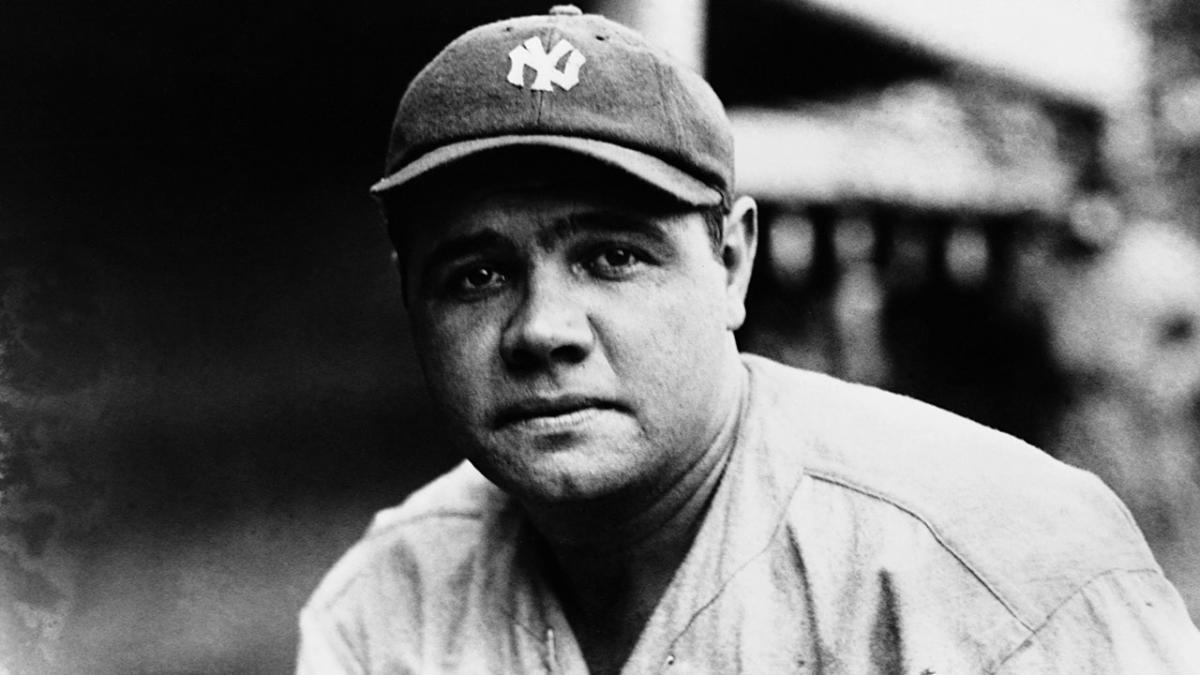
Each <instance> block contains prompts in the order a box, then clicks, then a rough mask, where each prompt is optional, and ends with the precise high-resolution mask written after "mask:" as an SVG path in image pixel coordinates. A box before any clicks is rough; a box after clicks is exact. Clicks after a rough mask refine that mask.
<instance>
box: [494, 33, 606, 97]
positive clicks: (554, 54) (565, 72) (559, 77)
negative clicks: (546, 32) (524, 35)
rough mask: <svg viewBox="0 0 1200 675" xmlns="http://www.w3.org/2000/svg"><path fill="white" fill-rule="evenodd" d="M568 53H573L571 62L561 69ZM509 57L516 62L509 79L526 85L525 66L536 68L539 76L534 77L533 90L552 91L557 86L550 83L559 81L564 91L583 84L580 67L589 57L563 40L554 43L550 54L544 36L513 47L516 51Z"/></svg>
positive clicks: (510, 53) (509, 54) (558, 83)
mask: <svg viewBox="0 0 1200 675" xmlns="http://www.w3.org/2000/svg"><path fill="white" fill-rule="evenodd" d="M568 52H570V54H571V55H570V56H568V57H567V63H566V65H564V66H563V69H562V70H559V69H558V62H559V61H560V60H562V57H563V56H564V55H565V54H567V53H568ZM508 60H509V61H511V62H512V67H511V68H509V69H508V81H509V82H511V83H512V84H515V85H517V86H518V87H524V86H525V69H526V68H533V70H534V72H535V73H537V77H535V78H533V83H532V84H530V85H529V88H530V89H536V90H538V91H551V90H552V89H554V87H552V86H550V85H552V84H557V85H558V86H560V87H562V88H563V91H566V90H568V89H570V88H571V87H574V86H575V85H577V84H579V67H580V66H582V65H583V62H584V61H586V60H587V59H585V58H584V57H583V54H581V53H580V52H579V50H578V49H576V48H575V46H574V45H572V44H571V43H570V42H567V41H566V40H559V41H558V44H556V45H554V49H551V50H550V53H548V54H547V53H546V48H545V47H544V46H542V41H541V39H540V38H538V37H536V36H534V37H531V38H529V39H528V40H526V41H525V42H522V43H521V44H519V45H517V46H516V47H513V50H512V51H511V52H509V53H508Z"/></svg>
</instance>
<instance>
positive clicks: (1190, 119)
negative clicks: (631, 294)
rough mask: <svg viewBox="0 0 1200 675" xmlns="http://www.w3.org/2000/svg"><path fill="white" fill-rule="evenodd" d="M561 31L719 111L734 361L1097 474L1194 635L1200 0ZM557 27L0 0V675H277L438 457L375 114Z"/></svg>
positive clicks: (404, 5) (273, 5)
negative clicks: (1023, 446)
mask: <svg viewBox="0 0 1200 675" xmlns="http://www.w3.org/2000/svg"><path fill="white" fill-rule="evenodd" d="M579 4H580V5H581V6H582V7H583V8H584V9H585V10H588V11H600V12H603V13H605V14H607V15H609V16H610V17H613V18H617V19H620V20H622V21H624V22H626V23H629V24H631V25H633V26H635V27H638V28H640V29H641V30H643V32H645V33H646V34H647V35H648V36H649V37H650V38H651V39H652V40H655V41H658V42H659V43H661V44H662V45H663V46H664V47H665V48H667V49H669V50H671V51H673V52H674V53H675V54H676V55H677V56H679V57H680V58H681V59H684V60H685V61H688V62H689V63H691V64H692V65H693V66H694V67H695V68H697V69H698V70H701V71H703V72H704V73H705V74H706V75H707V76H708V77H709V79H710V81H711V82H712V83H713V85H714V87H715V89H716V90H717V92H718V93H719V94H720V95H721V97H722V98H723V99H724V100H725V102H726V104H727V105H728V107H729V109H730V116H731V118H732V120H733V123H734V126H735V130H736V138H737V144H738V170H739V183H740V188H741V189H742V190H743V191H745V192H748V193H751V194H753V195H755V196H756V197H758V198H759V199H760V202H761V204H762V207H763V208H762V214H763V241H762V245H761V247H760V254H759V260H758V263H757V264H758V267H759V269H758V270H757V271H756V276H755V281H754V283H753V285H752V287H751V290H750V296H751V297H750V301H749V302H750V314H749V318H748V321H747V324H746V326H745V328H744V330H743V331H742V332H741V335H740V336H739V339H740V341H741V343H742V345H743V347H744V348H745V349H746V350H748V351H754V352H758V353H762V354H766V355H769V356H773V357H775V358H778V359H780V360H783V361H786V362H789V363H792V364H795V365H799V366H803V367H807V368H813V369H817V370H823V371H826V372H831V373H834V374H837V375H839V376H842V377H845V378H847V379H852V380H856V381H861V382H867V383H871V384H876V385H880V386H884V387H886V388H889V389H893V390H896V391H900V392H904V393H907V394H910V395H912V396H915V397H918V398H921V399H924V400H928V401H931V402H933V403H936V404H938V405H941V406H944V407H947V408H950V409H952V410H955V411H958V412H961V413H963V414H965V415H968V416H970V417H973V418H975V419H978V420H980V421H982V422H984V423H986V424H989V425H992V426H995V427H998V428H1000V429H1003V430H1005V431H1008V432H1010V433H1013V434H1015V435H1017V436H1020V437H1021V438H1024V439H1026V440H1028V441H1030V442H1032V443H1035V444H1037V445H1038V446H1040V447H1042V448H1044V449H1045V450H1046V451H1047V452H1049V453H1051V454H1053V455H1055V456H1058V457H1060V458H1063V459H1064V460H1066V461H1069V462H1071V463H1074V464H1076V465H1079V466H1082V467H1085V468H1087V469H1089V470H1092V471H1095V472H1096V473H1098V474H1099V475H1100V476H1101V477H1102V478H1104V479H1105V480H1106V481H1107V482H1108V483H1109V484H1110V485H1111V486H1112V487H1113V489H1114V490H1116V491H1117V492H1118V493H1119V494H1120V495H1121V496H1122V498H1124V499H1125V500H1126V502H1127V503H1128V504H1129V506H1130V508H1131V510H1132V511H1133V513H1134V516H1135V517H1136V518H1137V520H1138V522H1139V523H1140V524H1141V526H1142V527H1143V529H1144V530H1145V531H1146V534H1147V537H1148V538H1149V540H1150V542H1151V545H1152V546H1153V547H1154V549H1155V551H1156V553H1157V554H1158V556H1159V558H1160V560H1161V562H1162V563H1163V565H1164V567H1165V568H1166V571H1167V573H1168V576H1169V577H1170V578H1171V579H1172V580H1173V581H1174V582H1175V583H1176V584H1177V585H1178V586H1179V588H1180V590H1181V592H1182V593H1183V594H1184V596H1185V598H1186V599H1187V600H1188V602H1189V607H1190V610H1191V611H1192V615H1193V617H1194V618H1200V487H1198V485H1200V468H1198V455H1200V412H1198V398H1200V396H1198V391H1200V334H1198V332H1200V246H1197V243H1196V235H1197V234H1198V233H1200V219H1198V217H1197V216H1198V214H1200V191H1198V188H1200V185H1198V184H1197V183H1198V182H1200V171H1197V169H1198V168H1200V41H1198V40H1200V6H1197V5H1195V3H1190V2H1187V0H1054V1H1051V0H660V1H650V0H640V1H634V0H607V1H606V0H597V1H596V2H581V3H579ZM548 7H549V5H548V3H547V2H538V3H533V2H523V1H522V2H517V1H501V0H474V1H472V0H438V1H436V2H435V1H434V0H407V1H406V2H390V3H382V2H349V3H346V2H341V3H337V4H336V5H335V4H333V3H328V2H326V3H307V4H303V5H297V4H296V3H290V2H289V3H284V2H279V1H277V0H266V1H265V2H258V3H228V2H203V3H202V2H187V1H178V2H162V1H158V2H150V1H149V0H141V1H139V0H131V1H128V2H124V3H115V4H114V3H73V4H71V3H68V4H63V3H41V2H33V1H32V0H10V1H9V2H5V3H2V4H0V64H2V65H0V158H2V161H0V673H3V672H12V673H26V672H29V673H58V672H71V673H74V672H89V673H90V672H94V673H137V672H146V673H219V672H263V673H276V672H288V671H289V670H290V669H291V668H292V663H293V654H294V649H295V640H296V631H295V614H296V612H297V611H298V609H299V608H300V606H301V604H302V603H303V602H304V600H305V598H306V597H307V595H308V593H309V592H310V591H311V589H312V588H313V586H314V585H315V584H316V582H317V581H318V579H319V578H320V576H321V574H322V573H323V572H324V570H325V569H326V568H327V567H328V566H329V565H330V564H332V562H333V561H334V560H335V559H336V558H337V557H338V555H339V554H340V553H341V552H342V551H343V550H344V549H345V548H346V547H347V546H348V545H349V544H350V543H351V542H352V541H354V540H355V539H356V538H357V536H358V535H359V534H360V533H361V531H362V529H363V528H364V527H365V525H366V523H367V521H368V519H369V517H370V515H371V513H373V512H374V511H375V510H377V509H379V508H382V507H384V506H387V505H391V504H394V503H396V502H398V501H399V500H400V499H402V498H403V497H404V496H405V495H406V494H407V493H408V492H410V491H411V490H412V489H414V488H415V487H416V486H418V485H420V484H421V483H423V482H425V481H426V480H428V479H429V478H431V477H432V476H434V475H436V474H437V473H439V472H440V471H442V470H444V469H446V468H447V467H449V466H450V465H452V464H453V463H454V462H455V461H456V458H455V457H453V456H452V455H450V454H449V453H447V452H446V451H445V450H444V449H442V448H441V447H439V445H438V444H437V438H436V433H435V432H436V429H437V423H436V421H434V420H432V419H431V416H430V414H429V413H430V410H429V407H428V404H427V402H426V400H425V395H424V392H423V388H422V387H423V385H422V383H421V380H420V374H419V373H418V372H417V370H416V367H415V362H414V359H413V356H412V352H411V346H410V344H409V341H408V340H409V338H408V328H407V325H406V323H405V321H406V320H405V316H404V314H403V310H402V307H401V303H400V301H399V285H398V282H397V278H396V275H395V272H394V271H393V270H392V268H391V266H390V263H389V254H390V250H389V248H388V245H387V243H386V240H385V237H384V234H383V231H382V229H381V226H380V222H379V218H378V215H377V213H376V210H375V205H374V204H373V203H372V201H371V200H370V198H369V197H368V195H367V192H366V188H367V187H368V186H369V185H370V184H371V182H373V180H374V179H376V178H377V177H378V174H379V172H380V170H381V167H382V156H383V149H384V146H385V142H386V139H387V133H388V128H389V125H390V122H391V116H392V113H393V111H394V107H395V104H396V102H397V101H398V98H399V95H400V92H401V91H402V89H403V87H404V85H405V84H406V83H407V81H408V80H409V79H410V78H411V77H412V76H413V75H414V74H415V72H416V70H417V69H418V68H419V67H420V66H421V65H422V64H423V63H424V62H425V61H427V60H428V59H429V58H431V57H432V56H433V55H434V54H435V53H436V51H437V50H438V49H440V48H441V46H443V45H444V44H445V43H446V42H448V41H449V40H450V39H452V38H453V37H455V36H456V35H458V34H459V33H461V32H462V31H463V30H465V29H467V28H469V27H471V26H473V25H476V24H478V23H482V22H485V21H490V20H495V19H500V18H505V17H508V16H515V15H520V14H530V13H541V12H544V11H546V10H547V9H548Z"/></svg>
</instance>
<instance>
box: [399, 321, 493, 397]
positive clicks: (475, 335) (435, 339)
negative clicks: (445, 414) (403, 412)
mask: <svg viewBox="0 0 1200 675" xmlns="http://www.w3.org/2000/svg"><path fill="white" fill-rule="evenodd" d="M412 319H413V327H412V332H413V342H414V346H415V348H416V352H417V355H418V359H419V361H420V364H421V370H422V371H423V372H424V374H425V380H426V383H427V384H428V386H429V389H430V391H431V392H432V394H433V396H434V398H435V400H436V402H437V403H438V404H440V405H441V406H442V407H444V408H448V409H449V410H450V411H451V412H453V413H455V414H456V415H457V416H464V415H466V416H469V411H468V410H467V409H469V408H470V407H472V406H471V402H472V401H474V400H475V399H477V398H478V397H479V395H480V391H475V388H480V390H482V388H483V385H484V382H485V381H486V379H487V373H488V370H487V365H488V362H487V356H488V354H490V353H491V351H492V349H491V347H490V346H489V344H488V339H489V338H488V335H489V333H488V330H487V325H488V324H486V322H478V321H477V322H466V321H456V320H454V318H453V317H449V318H447V317H441V318H437V319H435V318H432V317H431V315H430V314H428V313H414V315H413V317H412Z"/></svg>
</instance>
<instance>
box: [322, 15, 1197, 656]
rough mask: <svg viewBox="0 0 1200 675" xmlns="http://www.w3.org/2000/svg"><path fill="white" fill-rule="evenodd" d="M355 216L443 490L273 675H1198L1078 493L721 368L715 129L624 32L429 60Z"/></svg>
mask: <svg viewBox="0 0 1200 675" xmlns="http://www.w3.org/2000/svg"><path fill="white" fill-rule="evenodd" d="M373 192H374V193H375V195H376V196H377V197H378V198H379V199H380V201H381V203H382V205H383V209H384V213H385V216H386V219H387V224H388V228H389V232H390V234H391V237H392V241H393V243H394V244H395V247H396V251H397V256H398V262H399V270H400V276H401V278H402V282H403V297H404V302H405V305H406V307H407V310H408V312H409V315H410V317H411V321H412V326H413V334H414V338H415V344H416V348H417V353H418V356H419V359H420V362H421V366H422V368H423V371H424V373H425V376H426V379H427V382H428V385H429V388H430V391H431V393H432V396H433V399H434V402H435V404H436V406H437V409H438V411H439V414H440V415H441V416H442V417H443V418H444V421H445V432H446V433H445V449H446V452H448V453H458V454H460V455H461V456H462V457H464V458H465V461H464V462H463V463H462V464H461V465H459V466H458V467H457V468H455V469H453V470H452V471H450V472H449V473H447V474H446V475H444V476H442V477H440V478H438V479H437V480H435V481H434V482H433V483H431V484H429V485H427V486H426V487H424V488H422V489H421V490H419V491H418V492H416V493H415V494H413V495H412V496H411V497H409V498H408V499H407V500H406V501H405V502H404V503H403V504H401V505H400V506H398V507H395V508H393V509H389V510H386V511H383V512H381V513H379V514H378V515H377V516H376V518H375V520H374V522H373V524H372V525H371V527H370V529H369V531H368V532H367V533H366V534H365V535H364V537H363V538H362V540H361V541H359V542H358V543H357V544H356V545H355V546H354V547H353V548H352V549H351V550H350V551H349V552H347V553H346V554H345V556H344V557H343V558H342V560H341V561H340V562H338V563H337V565H336V566H335V567H334V568H333V569H332V570H331V571H330V572H329V573H328V575H327V576H326V578H325V579H324V581H323V582H322V583H321V585H320V587H319V588H318V589H317V590H316V591H315V593H314V594H313V596H312V598H311V599H310V601H309V602H308V604H307V605H306V607H305V608H304V610H303V612H302V614H301V617H300V626H301V644H300V652H299V666H298V670H299V671H300V672H303V673H322V674H324V673H539V672H551V673H559V672H561V673H589V672H590V673H617V672H626V673H646V672H680V673H688V672H705V673H732V672H751V673H786V672H803V673H913V674H916V673H926V674H930V673H945V674H949V673H955V674H962V673H1044V672H1064V673H1068V672H1069V673H1197V672H1200V637H1198V635H1197V631H1196V629H1195V627H1194V626H1193V625H1192V624H1191V623H1190V621H1189V619H1188V617H1187V615H1186V613H1185V610H1184V608H1183V606H1182V604H1181V602H1180V599H1179V596H1178V594H1177V593H1176V591H1175V589H1174V588H1172V587H1171V585H1170V584H1169V583H1168V582H1167V581H1166V580H1165V579H1164V578H1163V576H1162V573H1161V571H1160V569H1159V566H1158V565H1157V564H1156V562H1155V560H1154V559H1153V557H1152V556H1151V554H1150V552H1149V551H1148V550H1147V547H1146V544H1145V542H1144V540H1143V538H1142V535H1141V533H1140V532H1139V531H1138V530H1137V528H1136V526H1135V525H1134V524H1133V522H1132V520H1131V519H1130V517H1129V514H1128V512H1127V511H1126V509H1125V508H1124V507H1123V506H1122V504H1121V503H1120V502H1119V501H1118V500H1117V499H1116V498H1115V497H1114V496H1113V495H1112V493H1111V492H1110V491H1109V490H1108V489H1106V488H1105V487H1104V486H1103V485H1102V484H1101V483H1100V481H1099V480H1097V479H1096V478H1094V477H1093V476H1091V475H1090V474H1087V473H1084V472H1082V471H1079V470H1076V469H1072V468H1068V467H1067V466H1065V465H1062V464H1059V463H1057V462H1055V461H1054V460H1052V459H1050V458H1049V457H1048V456H1046V455H1044V454H1043V453H1041V452H1040V451H1038V450H1036V449H1034V448H1032V447H1029V446H1027V445H1025V444H1023V443H1021V442H1020V441H1018V440H1016V439H1014V438H1011V437H1009V436H1006V435H1003V434H1001V433H999V432H996V431H993V430H990V429H986V428H984V427H982V426H979V425H977V424H975V423H972V422H970V421H967V420H965V419H962V418H959V417H956V416H954V415H952V414H950V413H947V412H944V411H942V410H938V409H936V408H933V407H931V406H927V405H924V404H922V403H918V402H916V401H912V400H909V399H905V398H903V397H900V396H896V395H892V394H888V393H885V392H883V391H880V390H876V389H872V388H869V387H864V386H858V385H852V384H847V383H844V382H841V381H838V380H835V379H832V378H830V377H827V376H823V375H819V374H815V373H809V372H804V371H799V370H795V369H791V368H788V367H785V366H782V365H780V364H777V363H774V362H771V361H768V360H765V359H762V358H758V357H754V356H750V355H743V354H740V353H739V352H738V348H737V345H736V343H735V341H734V333H733V331H734V330H735V329H736V328H738V327H739V326H740V325H741V323H742V321H743V318H744V316H745V309H744V297H745V294H746V288H747V285H748V284H749V281H750V270H751V267H752V262H753V259H754V253H755V242H756V233H757V230H756V228H757V224H756V216H755V204H754V202H753V200H751V199H749V198H747V197H738V196H736V193H735V191H734V167H733V146H732V138H731V133H730V126H729V122H728V120H727V119H726V117H725V113H724V110H723V107H722V105H721V103H720V101H719V100H718V99H717V97H716V95H715V94H714V93H713V91H712V90H711V89H710V88H709V86H708V85H707V84H706V83H705V82H704V81H703V80H702V79H701V78H700V77H699V76H698V75H696V74H694V73H692V72H690V71H688V70H687V69H685V68H683V67H681V66H680V65H678V64H677V63H676V62H675V61H673V60H672V59H671V58H669V57H668V56H667V55H665V54H663V53H662V52H660V51H659V50H657V49H655V48H654V47H652V46H650V45H648V44H646V42H645V41H644V40H643V39H642V38H641V37H639V36H638V35H637V34H636V33H634V32H633V31H631V30H629V29H627V28H624V27H622V26H620V25H617V24H615V23H613V22H611V21H608V20H606V19H604V18H602V17H600V16H595V15H584V14H581V13H580V11H579V10H578V9H576V8H574V7H570V6H559V7H554V8H553V9H551V10H550V12H549V13H548V14H546V15H543V16H530V17H522V18H514V19H509V20H505V21H499V22H496V23H492V24H488V25H485V26H481V27H478V28H475V29H474V30H471V31H469V32H467V33H466V34H464V35H463V36H461V37H459V38H458V39H456V40H454V41H453V42H452V43H450V45H449V46H447V47H446V48H445V49H444V50H443V51H442V52H441V53H440V54H439V55H438V56H437V57H435V58H434V59H433V61H432V62H430V63H429V64H428V65H427V66H426V67H425V68H424V69H423V70H422V71H421V72H420V73H419V74H418V75H417V76H416V78H415V79H414V80H413V82H412V83H411V84H410V85H409V87H408V89H407V90H406V92H405V93H404V95H403V98H402V99H401V101H400V105H399V109H398V111H397V114H396V118H395V124H394V127H393V129H392V139H391V145H390V147H389V149H388V153H387V165H386V173H385V176H384V178H383V179H382V180H381V181H380V182H378V183H377V184H376V185H375V186H374V188H373Z"/></svg>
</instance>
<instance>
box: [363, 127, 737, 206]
mask: <svg viewBox="0 0 1200 675" xmlns="http://www.w3.org/2000/svg"><path fill="white" fill-rule="evenodd" d="M514 147H545V148H557V149H561V150H566V151H569V152H573V153H576V154H579V155H583V156H585V157H590V158H592V159H595V160H596V161H599V162H601V163H603V164H606V165H608V166H611V167H613V168H615V169H618V170H620V171H623V172H625V173H627V174H629V175H630V176H632V177H634V178H637V179H638V180H641V181H642V182H644V183H647V184H649V185H650V186H652V187H655V188H658V189H659V190H662V191H663V192H666V193H668V194H669V195H671V196H672V197H674V198H676V199H678V200H679V201H681V202H684V203H686V204H691V205H693V206H715V205H717V204H721V203H722V202H724V201H725V196H724V195H722V194H721V193H720V191H718V190H717V189H716V188H713V187H712V186H710V185H707V184H705V183H704V182H702V181H700V180H697V179H696V178H695V177H693V176H692V175H690V174H688V173H686V172H684V171H683V170H681V169H678V168H676V167H674V166H672V165H671V164H669V163H667V162H665V161H663V160H661V159H659V158H657V157H654V156H652V155H647V154H645V153H642V152H638V151H637V150H631V149H630V148H626V147H624V146H621V145H616V144H614V143H608V142H605V141H599V140H595V139H591V138H579V137H576V136H552V135H538V134H528V135H507V136H492V137H489V138H476V139H471V140H466V141H459V142H458V143H451V144H450V145H444V146H442V147H440V148H437V149H435V150H432V151H430V152H428V153H426V154H424V155H422V156H420V157H418V158H417V159H416V160H415V161H413V162H412V163H410V164H408V165H407V166H405V167H404V168H403V169H400V170H399V171H397V172H395V173H393V174H391V175H389V176H387V177H385V178H384V179H383V180H381V181H379V182H378V183H376V184H375V185H372V186H371V192H372V193H373V194H376V195H382V194H383V193H385V192H388V191H389V190H392V189H394V188H397V187H399V186H401V185H403V184H405V183H407V182H409V181H411V180H413V179H415V178H417V177H418V176H424V175H426V174H428V173H429V172H431V171H433V170H435V169H439V168H442V167H445V166H447V165H449V164H453V163H454V162H457V161H459V160H461V159H465V158H467V157H472V156H475V155H478V154H480V153H483V152H487V151H490V150H498V149H502V148H514Z"/></svg>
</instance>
